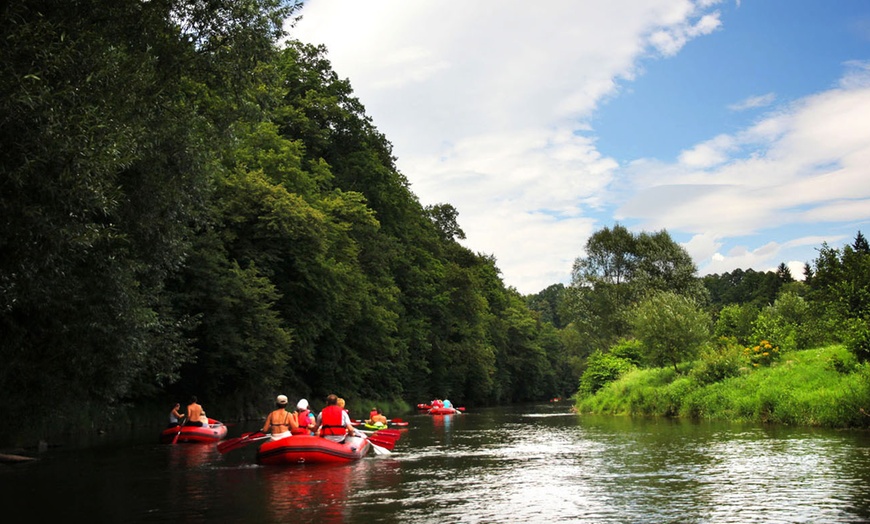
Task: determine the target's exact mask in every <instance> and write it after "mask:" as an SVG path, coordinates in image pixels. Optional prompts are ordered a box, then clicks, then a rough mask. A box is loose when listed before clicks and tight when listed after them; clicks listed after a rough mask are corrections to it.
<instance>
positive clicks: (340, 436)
mask: <svg viewBox="0 0 870 524" xmlns="http://www.w3.org/2000/svg"><path fill="white" fill-rule="evenodd" d="M314 431H315V433H317V434H318V435H320V436H321V437H325V438H327V439H329V440H332V441H333V442H344V437H346V436H347V434H348V433H350V434H351V435H353V434H354V432H355V431H354V428H353V424H351V423H350V415H348V414H347V412H346V411H345V410H343V409H341V407H339V405H338V397H337V396H336V395H332V394H331V395H329V396H328V397H326V407H325V408H323V411H321V412H320V414H319V415H317V423H316V425H315V428H314Z"/></svg>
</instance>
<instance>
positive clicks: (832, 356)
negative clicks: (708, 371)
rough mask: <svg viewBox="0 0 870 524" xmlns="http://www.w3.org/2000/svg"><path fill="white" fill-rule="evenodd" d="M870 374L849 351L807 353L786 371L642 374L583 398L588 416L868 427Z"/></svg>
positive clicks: (794, 355) (834, 348) (628, 375)
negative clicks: (704, 376)
mask: <svg viewBox="0 0 870 524" xmlns="http://www.w3.org/2000/svg"><path fill="white" fill-rule="evenodd" d="M868 398H870V367H868V366H867V364H858V363H857V361H856V360H855V358H854V356H853V355H851V353H849V352H848V351H847V350H846V349H845V348H844V347H843V346H840V345H836V346H827V347H824V348H820V349H811V350H801V351H795V352H792V353H790V354H789V356H788V360H786V361H785V362H783V363H782V364H781V365H777V366H772V367H763V368H758V369H750V368H749V367H746V362H745V361H744V362H743V366H742V369H741V370H740V371H739V372H738V373H736V374H734V375H730V374H729V376H727V377H723V378H722V379H721V380H714V381H705V380H698V377H696V376H695V375H694V374H692V373H679V372H676V371H674V369H673V368H671V367H665V368H650V369H635V370H633V371H629V372H627V373H625V374H624V375H622V377H621V378H619V379H618V380H615V381H612V382H610V383H608V384H607V385H605V386H604V387H602V388H601V389H600V390H599V391H598V392H597V394H596V395H590V396H586V397H583V398H582V399H581V400H580V401H579V402H578V405H577V407H578V409H579V410H580V411H583V412H597V413H612V414H621V415H657V416H680V417H685V418H692V419H705V420H729V421H735V422H766V423H767V422H769V423H779V424H799V425H808V426H823V427H864V426H866V425H867V420H866V419H867V418H868V415H866V414H865V408H866V407H867V399H868Z"/></svg>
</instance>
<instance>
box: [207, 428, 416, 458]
mask: <svg viewBox="0 0 870 524" xmlns="http://www.w3.org/2000/svg"><path fill="white" fill-rule="evenodd" d="M397 440H399V432H398V431H397V430H389V429H387V430H380V431H376V432H374V433H372V434H371V435H368V434H366V433H365V432H362V431H360V432H359V435H348V436H347V437H345V439H344V442H334V441H332V440H329V439H326V438H323V437H316V436H312V435H292V436H289V437H284V438H281V439H278V440H273V439H272V437H271V436H270V435H266V434H264V433H261V432H259V431H257V432H252V433H245V434H243V435H242V436H241V437H237V438H232V439H228V440H226V441H224V442H221V443H220V444H218V446H217V448H218V451H219V452H221V453H226V452H228V451H232V450H233V449H237V448H240V447H243V446H246V445H249V444H253V443H254V442H261V443H262V444H261V445H260V449H259V450H258V451H257V462H258V463H260V464H268V465H282V464H334V463H345V462H352V461H355V460H359V459H361V458H362V457H364V456H365V455H366V453H368V451H369V450H370V449H372V450H374V452H375V453H376V454H378V455H388V454H390V450H392V449H393V448H394V447H395V445H396V441H397Z"/></svg>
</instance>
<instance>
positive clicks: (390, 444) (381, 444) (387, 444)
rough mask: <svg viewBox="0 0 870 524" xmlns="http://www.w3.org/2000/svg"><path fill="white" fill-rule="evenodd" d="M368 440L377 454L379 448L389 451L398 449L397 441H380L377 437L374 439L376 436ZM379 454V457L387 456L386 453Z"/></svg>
mask: <svg viewBox="0 0 870 524" xmlns="http://www.w3.org/2000/svg"><path fill="white" fill-rule="evenodd" d="M368 440H369V443H370V444H371V445H372V447H373V448H374V450H375V452H376V453H377V452H378V451H379V450H378V448H382V449H386V450H387V451H392V450H393V448H395V447H396V441H395V440H388V439H387V440H381V439H378V438H377V437H374V436H371V437H368ZM375 446H377V447H375ZM378 454H379V455H381V454H383V455H386V453H378Z"/></svg>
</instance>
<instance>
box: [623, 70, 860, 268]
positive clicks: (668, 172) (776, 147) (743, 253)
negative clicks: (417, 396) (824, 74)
mask: <svg viewBox="0 0 870 524" xmlns="http://www.w3.org/2000/svg"><path fill="white" fill-rule="evenodd" d="M847 77H848V81H844V82H841V83H840V86H841V87H838V88H835V89H831V90H829V91H826V92H823V93H819V94H817V95H814V96H809V97H807V98H805V99H803V100H799V101H797V102H796V103H794V104H791V105H790V106H788V107H786V108H783V109H781V110H779V111H778V112H776V113H772V114H771V115H769V116H768V117H767V118H765V119H762V120H761V121H759V122H758V123H757V124H755V125H754V126H752V127H751V128H749V129H747V130H745V131H743V132H739V133H736V134H734V135H731V136H719V137H716V138H715V139H713V140H711V141H708V142H704V143H701V144H698V145H697V146H695V147H694V148H692V149H690V150H687V151H686V152H684V153H683V154H682V155H681V156H680V161H679V162H678V163H676V164H664V163H661V162H651V161H645V162H644V161H641V162H637V163H636V164H635V167H634V170H635V172H633V173H632V181H633V182H634V183H635V187H636V188H637V191H636V192H635V193H634V194H633V196H632V197H631V198H630V199H629V200H628V201H627V203H626V204H625V205H624V206H623V207H622V208H621V209H620V215H619V216H621V217H623V218H624V219H640V220H641V222H642V223H641V226H640V227H643V228H645V229H660V228H665V227H666V228H667V229H668V230H669V231H672V232H673V231H682V232H690V233H693V234H694V235H695V236H694V237H693V238H692V240H691V241H690V242H688V243H687V244H686V246H687V250H688V251H689V252H690V254H691V255H692V256H693V258H694V259H695V260H696V262H698V263H699V264H700V265H701V266H702V268H703V270H704V272H705V273H719V272H723V271H730V270H733V269H735V268H748V267H755V268H764V267H767V266H773V267H775V266H776V265H778V264H779V261H780V260H781V259H782V256H783V255H784V254H785V252H786V251H787V250H789V249H793V248H795V247H798V246H806V245H807V244H812V245H814V246H819V245H820V243H821V242H822V241H828V242H831V241H832V240H839V239H840V236H839V235H832V237H818V236H816V237H810V238H806V237H804V236H803V235H801V234H800V231H801V228H805V227H810V226H814V225H817V224H819V223H835V222H846V223H853V224H861V223H866V222H867V221H868V220H870V183H868V174H870V172H868V168H867V166H870V119H867V118H866V115H868V114H870V82H867V81H866V80H868V78H866V77H863V76H862V75H855V74H854V69H853V70H852V71H850V72H849V73H847ZM858 79H863V81H858ZM615 176H619V173H617V174H615ZM790 225H791V227H793V228H794V230H795V232H794V233H793V234H794V235H795V238H796V239H795V240H794V241H791V242H781V243H777V242H771V243H768V244H765V245H764V246H762V247H760V248H757V249H749V248H748V247H746V246H742V247H740V248H732V249H731V250H729V251H728V252H726V253H721V252H719V251H718V250H719V249H720V248H721V246H722V245H724V244H725V242H724V239H726V238H729V237H730V238H735V237H744V236H747V235H755V234H758V233H760V232H762V231H772V230H775V229H777V228H784V227H789V226H790ZM803 252H805V253H806V252H808V251H807V250H804V251H803ZM792 262H795V261H792ZM796 263H797V262H796ZM802 264H803V263H802V262H800V265H801V267H802Z"/></svg>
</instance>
